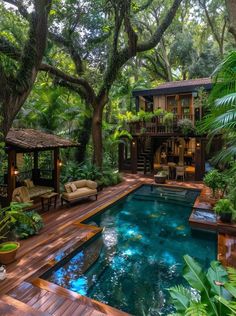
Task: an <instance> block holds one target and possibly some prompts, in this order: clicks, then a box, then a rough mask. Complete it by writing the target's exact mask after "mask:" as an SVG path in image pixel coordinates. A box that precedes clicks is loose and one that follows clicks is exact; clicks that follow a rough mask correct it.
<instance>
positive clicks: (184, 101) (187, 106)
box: [180, 95, 192, 118]
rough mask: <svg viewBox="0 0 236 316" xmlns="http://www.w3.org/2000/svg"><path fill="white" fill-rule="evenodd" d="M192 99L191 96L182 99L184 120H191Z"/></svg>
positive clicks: (184, 96)
mask: <svg viewBox="0 0 236 316" xmlns="http://www.w3.org/2000/svg"><path fill="white" fill-rule="evenodd" d="M191 98H192V96H191V95H183V96H181V97H180V105H181V114H182V116H183V118H189V115H190V106H191Z"/></svg>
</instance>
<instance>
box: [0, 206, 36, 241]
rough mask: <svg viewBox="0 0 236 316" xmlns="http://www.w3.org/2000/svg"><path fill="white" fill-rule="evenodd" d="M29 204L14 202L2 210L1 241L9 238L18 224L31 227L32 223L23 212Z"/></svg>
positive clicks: (0, 221)
mask: <svg viewBox="0 0 236 316" xmlns="http://www.w3.org/2000/svg"><path fill="white" fill-rule="evenodd" d="M29 205H30V204H29V203H16V202H12V203H11V204H10V206H8V207H5V208H2V209H0V240H1V239H5V238H8V235H9V232H10V230H11V229H12V228H13V227H14V225H15V224H16V223H17V222H18V223H22V224H26V225H31V223H32V221H31V218H29V217H28V216H27V215H26V213H25V212H24V211H23V208H24V207H28V206H29Z"/></svg>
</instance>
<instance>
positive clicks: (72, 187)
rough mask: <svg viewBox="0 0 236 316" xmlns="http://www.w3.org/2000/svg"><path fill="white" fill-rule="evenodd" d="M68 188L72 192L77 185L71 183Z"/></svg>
mask: <svg viewBox="0 0 236 316" xmlns="http://www.w3.org/2000/svg"><path fill="white" fill-rule="evenodd" d="M70 188H71V191H72V192H75V191H76V190H77V187H76V185H75V184H74V183H71V185H70Z"/></svg>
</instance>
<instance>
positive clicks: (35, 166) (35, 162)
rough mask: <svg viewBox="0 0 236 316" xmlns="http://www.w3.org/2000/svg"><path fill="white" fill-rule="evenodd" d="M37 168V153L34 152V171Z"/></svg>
mask: <svg viewBox="0 0 236 316" xmlns="http://www.w3.org/2000/svg"><path fill="white" fill-rule="evenodd" d="M38 168H39V153H38V151H34V169H38Z"/></svg>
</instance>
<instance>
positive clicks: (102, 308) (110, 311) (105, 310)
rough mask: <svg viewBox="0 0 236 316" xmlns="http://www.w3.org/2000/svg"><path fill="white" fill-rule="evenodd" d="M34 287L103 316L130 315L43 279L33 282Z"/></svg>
mask: <svg viewBox="0 0 236 316" xmlns="http://www.w3.org/2000/svg"><path fill="white" fill-rule="evenodd" d="M32 284H33V285H35V286H38V287H40V288H41V289H45V290H48V291H51V292H52V293H55V294H57V295H60V296H63V297H65V298H68V299H70V300H71V301H75V302H79V303H80V304H81V305H84V306H88V307H91V308H92V309H94V310H97V311H99V312H100V313H102V314H103V315H104V314H106V315H114V316H127V315H128V314H127V313H125V312H122V311H119V310H118V309H116V308H114V307H111V306H108V305H106V304H103V303H101V302H98V301H95V300H93V299H90V298H88V297H86V296H83V295H80V294H78V293H76V292H73V291H70V290H68V289H65V288H63V287H61V286H59V285H57V284H53V283H51V282H49V281H47V280H43V279H35V280H34V281H33V282H32Z"/></svg>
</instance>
